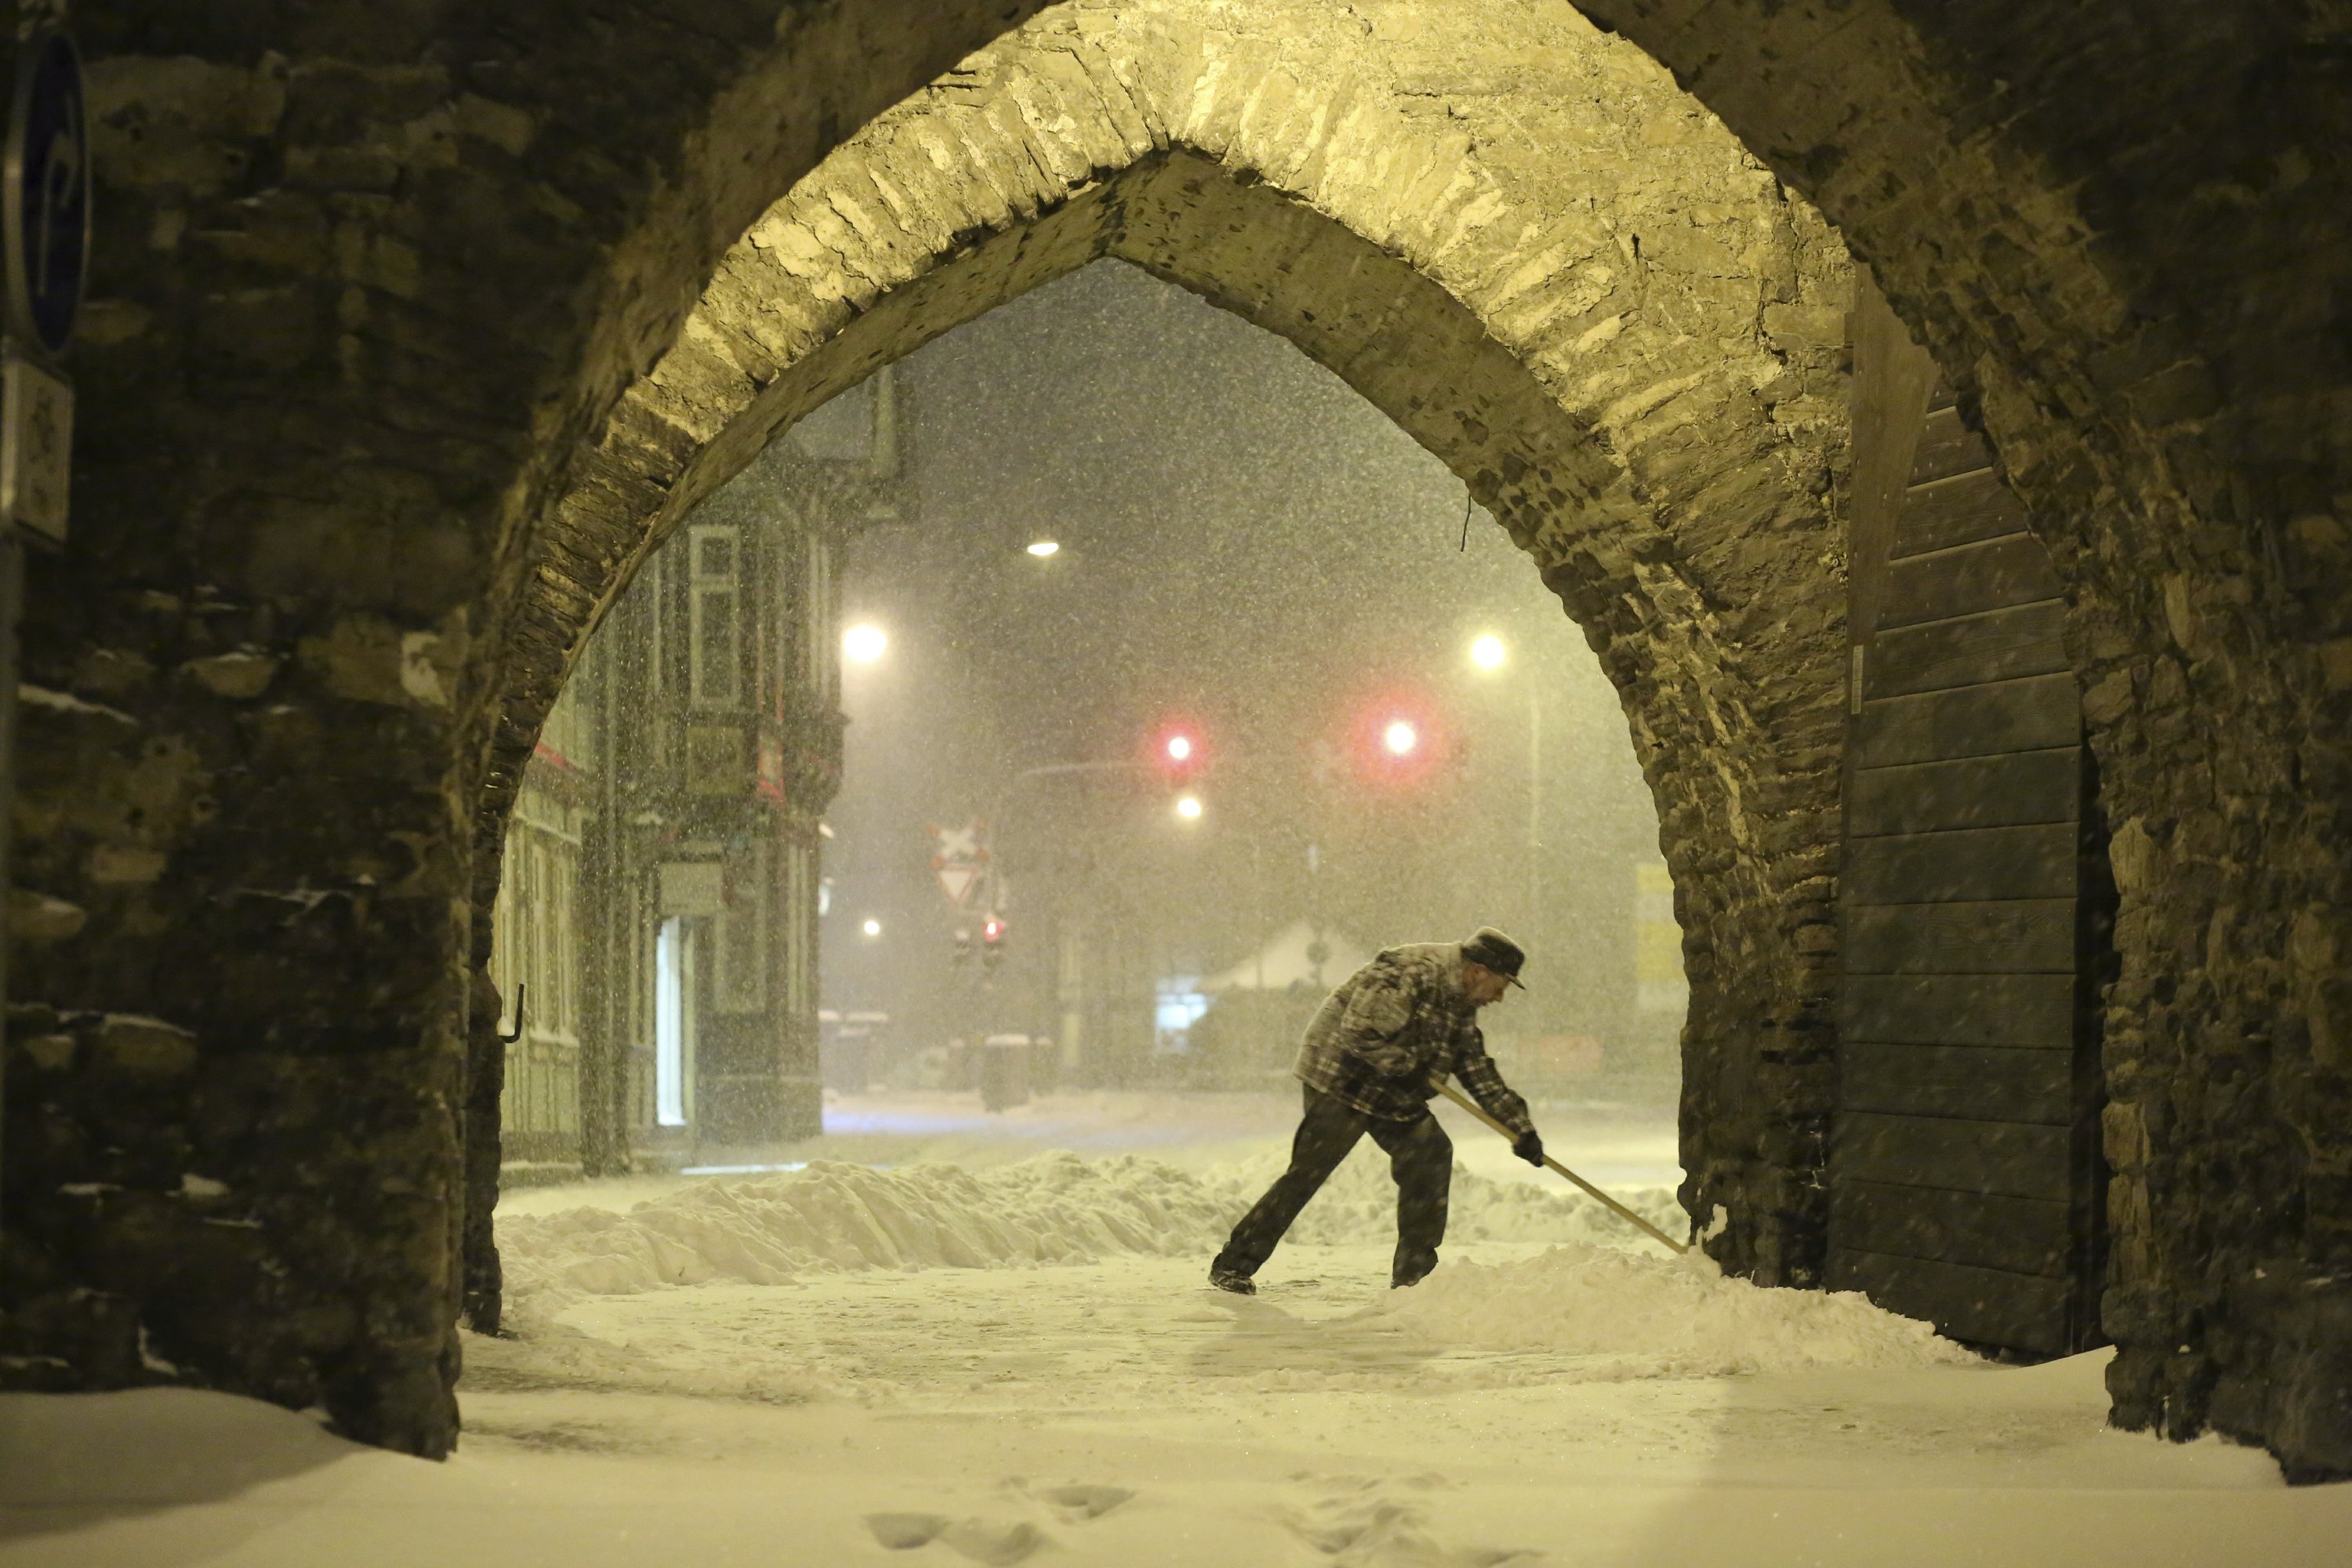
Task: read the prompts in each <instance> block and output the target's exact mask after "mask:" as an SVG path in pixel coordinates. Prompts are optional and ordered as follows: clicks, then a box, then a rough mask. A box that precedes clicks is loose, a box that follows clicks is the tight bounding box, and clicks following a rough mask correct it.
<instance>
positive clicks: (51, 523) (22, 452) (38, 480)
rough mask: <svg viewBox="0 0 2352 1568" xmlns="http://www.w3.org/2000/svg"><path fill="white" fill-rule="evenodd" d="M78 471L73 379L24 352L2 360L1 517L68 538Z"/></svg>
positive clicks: (50, 537)
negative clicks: (73, 482) (75, 468)
mask: <svg viewBox="0 0 2352 1568" xmlns="http://www.w3.org/2000/svg"><path fill="white" fill-rule="evenodd" d="M72 475H73V384H72V383H71V382H69V381H68V380H66V379H65V378H64V377H63V376H60V375H53V374H50V373H49V372H47V371H46V370H43V369H42V368H41V367H40V366H38V365H37V364H35V363H33V362H32V361H30V360H28V359H26V358H25V357H24V356H23V355H21V354H17V353H10V354H9V355H8V356H7V357H6V359H5V362H0V518H5V519H6V520H7V521H10V522H12V523H14V524H16V526H17V527H18V528H21V529H23V530H25V531H26V532H28V533H30V534H32V535H34V536H35V537H36V538H38V539H42V540H45V541H47V542H49V543H51V544H63V543H64V542H66V509H67V503H68V499H69V492H68V484H69V483H70V481H71V479H72Z"/></svg>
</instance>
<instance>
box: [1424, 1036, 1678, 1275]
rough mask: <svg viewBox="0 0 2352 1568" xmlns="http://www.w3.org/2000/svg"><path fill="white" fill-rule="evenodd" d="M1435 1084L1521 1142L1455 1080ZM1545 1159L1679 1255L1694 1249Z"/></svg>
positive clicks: (1615, 1211)
mask: <svg viewBox="0 0 2352 1568" xmlns="http://www.w3.org/2000/svg"><path fill="white" fill-rule="evenodd" d="M1435 1088H1436V1089H1437V1092H1438V1093H1440V1094H1442V1095H1444V1097H1445V1098H1446V1099H1448V1100H1452V1101H1453V1102H1454V1104H1456V1105H1458V1106H1460V1107H1461V1108H1462V1109H1463V1110H1466V1111H1468V1112H1469V1113H1470V1114H1471V1115H1473V1116H1475V1117H1476V1118H1477V1119H1478V1120H1479V1121H1483V1122H1485V1123H1486V1125H1487V1126H1489V1127H1491V1128H1493V1129H1494V1130H1495V1131H1497V1132H1499V1133H1501V1134H1502V1135H1503V1136H1504V1137H1506V1138H1508V1139H1510V1140H1511V1141H1512V1142H1517V1141H1518V1134H1517V1133H1516V1132H1514V1131H1511V1130H1510V1129H1509V1128H1507V1127H1506V1126H1504V1125H1503V1124H1502V1123H1501V1122H1499V1121H1496V1120H1495V1119H1494V1118H1493V1117H1491V1116H1489V1115H1487V1114H1486V1107H1485V1106H1483V1105H1480V1104H1479V1103H1478V1102H1477V1101H1476V1100H1472V1099H1471V1098H1470V1097H1469V1096H1468V1095H1466V1094H1464V1093H1463V1092H1462V1091H1461V1090H1460V1089H1456V1088H1454V1086H1453V1085H1452V1084H1450V1083H1446V1082H1444V1080H1443V1079H1441V1080H1439V1082H1438V1083H1437V1084H1436V1085H1435ZM1544 1163H1545V1164H1547V1165H1549V1166H1550V1167H1551V1168H1552V1169H1553V1170H1555V1171H1558V1172H1559V1173H1560V1174H1561V1175H1563V1176H1566V1177H1567V1178H1568V1179H1569V1180H1570V1181H1571V1182H1574V1183H1575V1184H1577V1185H1578V1186H1579V1187H1581V1188H1582V1189H1583V1190H1584V1192H1585V1194H1587V1195H1588V1196H1591V1197H1594V1198H1598V1199H1599V1200H1600V1201H1601V1203H1602V1204H1603V1205H1606V1206H1607V1207H1608V1209H1609V1211H1610V1212H1611V1213H1612V1214H1614V1215H1617V1216H1618V1217H1619V1218H1621V1219H1625V1220H1630V1221H1632V1222H1633V1224H1635V1225H1638V1226H1641V1227H1642V1228H1643V1230H1646V1231H1648V1232H1649V1233H1650V1234H1651V1235H1652V1236H1654V1237H1657V1238H1658V1239H1659V1240H1660V1241H1663V1242H1664V1243H1665V1244H1666V1246H1667V1247H1668V1248H1669V1249H1670V1250H1671V1251H1673V1252H1674V1253H1675V1254H1676V1255H1677V1256H1679V1255H1681V1254H1683V1253H1685V1252H1688V1251H1689V1250H1690V1248H1689V1247H1686V1246H1685V1245H1684V1244H1683V1243H1681V1242H1679V1241H1676V1240H1675V1238H1674V1237H1671V1236H1668V1235H1667V1234H1666V1233H1665V1232H1664V1231H1663V1230H1660V1229H1659V1228H1658V1227H1657V1226H1654V1225H1652V1224H1651V1223H1650V1222H1649V1221H1648V1220H1645V1219H1643V1217H1642V1216H1641V1215H1637V1214H1635V1213H1634V1212H1633V1210H1632V1209H1629V1208H1627V1207H1626V1206H1625V1205H1623V1204H1621V1203H1619V1202H1618V1201H1617V1200H1616V1199H1615V1198H1612V1197H1611V1196H1610V1195H1609V1194H1607V1193H1604V1192H1602V1191H1601V1189H1600V1188H1599V1187H1596V1186H1594V1185H1593V1184H1591V1182H1588V1181H1586V1180H1585V1179H1584V1178H1583V1177H1582V1176H1580V1175H1578V1174H1577V1173H1575V1172H1574V1171H1571V1170H1570V1169H1569V1168H1568V1167H1567V1166H1566V1165H1563V1164H1561V1163H1559V1161H1557V1160H1555V1159H1553V1158H1552V1157H1551V1156H1550V1155H1549V1154H1546V1155H1545V1156H1544Z"/></svg>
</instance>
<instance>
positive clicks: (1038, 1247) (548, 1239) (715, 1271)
mask: <svg viewBox="0 0 2352 1568" xmlns="http://www.w3.org/2000/svg"><path fill="white" fill-rule="evenodd" d="M1279 1168H1280V1167H1279V1165H1278V1164H1275V1163H1264V1162H1254V1163H1251V1164H1250V1165H1247V1166H1244V1167H1239V1168H1226V1169H1221V1170H1217V1171H1213V1172H1211V1173H1208V1174H1206V1175H1194V1174H1192V1173H1189V1172H1186V1171H1182V1170H1180V1169H1178V1168H1177V1167H1175V1166H1173V1165H1170V1164H1167V1163H1163V1162H1161V1161H1157V1160H1151V1159H1147V1158H1142V1157H1139V1156H1137V1155H1132V1154H1122V1155H1117V1156H1114V1157H1112V1158H1109V1159H1106V1160H1094V1161H1089V1160H1083V1159H1080V1158H1079V1157H1078V1156H1077V1155H1076V1154H1071V1153H1066V1152H1059V1153H1051V1154H1040V1155H1038V1156H1036V1157H1035V1158H1034V1159H1029V1160H1024V1161H1023V1162H1021V1163H1018V1164H1013V1165H1003V1166H999V1167H996V1168H994V1169H992V1170H986V1171H979V1172H971V1171H965V1170H963V1169H961V1168H960V1167H958V1166H955V1165H945V1164H917V1165H906V1166H900V1167H898V1168H897V1169H893V1170H878V1169H876V1168H874V1167H872V1166H867V1165H855V1164H845V1163H836V1162H832V1161H818V1162H815V1163H811V1164H810V1165H808V1166H806V1167H805V1168H804V1169H802V1170H798V1171H793V1172H788V1173H779V1174H774V1175H761V1176H746V1177H734V1178H711V1179H708V1180H703V1181H698V1182H695V1183H693V1184H689V1185H688V1186H685V1187H682V1188H680V1189H679V1190H678V1191H677V1192H675V1193H671V1194H667V1195H665V1196H662V1197H659V1198H656V1199H653V1200H650V1201H648V1202H646V1203H641V1204H638V1205H636V1206H635V1207H634V1208H631V1209H628V1210H626V1211H623V1212H615V1211H614V1210H610V1209H602V1208H587V1207H583V1208H575V1209H565V1210H562V1211H559V1212H557V1213H553V1214H547V1215H511V1216H507V1217H504V1218H501V1219H500V1220H499V1254H500V1257H501V1259H502V1261H503V1262H504V1265H505V1269H506V1279H507V1288H508V1294H509V1300H510V1301H512V1302H513V1304H514V1305H515V1307H516V1308H517V1310H520V1311H521V1312H523V1313H525V1314H528V1315H540V1314H546V1313H551V1312H554V1311H557V1310H561V1309H562V1307H563V1306H564V1305H566V1304H568V1303H569V1302H571V1301H573V1300H579V1299H580V1298H582V1297H583V1296H592V1295H625V1294H630V1293H633V1292H636V1291H640V1290H650V1289H655V1288H656V1287H659V1286H664V1285H698V1284H704V1283H709V1282H712V1281H726V1282H730V1283H740V1284H750V1285H777V1284H782V1283H784V1282H786V1281H788V1280H790V1279H792V1278H793V1276H794V1275H796V1274H800V1273H803V1272H808V1271H812V1270H819V1271H828V1270H835V1269H866V1268H1005V1267H1010V1266H1017V1265H1024V1264H1027V1265H1034V1264H1043V1263H1084V1262H1093V1261H1096V1260H1097V1259H1100V1258H1108V1257H1113V1256H1118V1255H1121V1254H1157V1255H1160V1256H1169V1257H1173V1256H1181V1255H1182V1254H1185V1253H1199V1254H1200V1255H1201V1256H1202V1257H1203V1258H1206V1257H1207V1256H1208V1255H1209V1254H1210V1253H1212V1252H1213V1251H1214V1250H1215V1249H1216V1247H1217V1246H1218V1245H1219V1244H1220V1243H1221V1242H1222V1241H1223V1239H1224V1236H1225V1233H1226V1232H1227V1231H1228V1230H1229V1229H1230V1228H1231V1227H1232V1226H1233V1224H1234V1221H1235V1220H1237V1219H1239V1218H1240V1217H1241V1215H1243V1213H1244V1212H1245V1211H1246V1210H1247V1209H1248V1207H1249V1205H1251V1204H1252V1203H1254V1202H1255V1201H1256V1199H1257V1197H1258V1194H1260V1193H1262V1192H1263V1191H1265V1185H1266V1184H1267V1183H1268V1182H1269V1181H1271V1180H1272V1179H1273V1177H1274V1175H1275V1173H1276V1172H1277V1171H1278V1170H1279ZM1627 1197H1628V1199H1629V1201H1631V1202H1633V1205H1634V1206H1636V1207H1637V1208H1640V1209H1641V1210H1642V1211H1643V1212H1644V1213H1645V1214H1647V1215H1652V1216H1653V1217H1654V1220H1655V1221H1656V1222H1657V1223H1659V1224H1660V1225H1662V1226H1665V1227H1667V1229H1668V1231H1669V1234H1673V1233H1674V1232H1675V1231H1676V1230H1678V1229H1679V1228H1680V1226H1682V1224H1683V1219H1682V1215H1681V1211H1680V1210H1679V1209H1678V1208H1676V1207H1675V1204H1674V1199H1673V1195H1672V1194H1670V1193H1668V1192H1666V1191H1665V1190H1664V1189H1663V1188H1658V1189H1653V1190H1647V1191H1643V1192H1641V1193H1636V1194H1627ZM1452 1209H1453V1212H1452V1223H1451V1224H1450V1226H1449V1227H1448V1233H1449V1235H1450V1236H1452V1237H1454V1238H1455V1239H1457V1240H1470V1241H1476V1240H1487V1241H1594V1240H1610V1241H1630V1242H1638V1241H1639V1240H1640V1237H1639V1236H1638V1233H1636V1232H1634V1231H1633V1230H1632V1229H1631V1227H1629V1226H1626V1225H1625V1224H1624V1222H1623V1221H1622V1220H1619V1219H1617V1218H1615V1217H1613V1216H1612V1215H1609V1214H1608V1212H1607V1211H1606V1210H1604V1209H1602V1208H1601V1205H1598V1204H1595V1203H1592V1202H1591V1201H1590V1200H1589V1199H1586V1198H1584V1197H1583V1196H1581V1195H1580V1194H1576V1193H1574V1192H1571V1191H1565V1190H1559V1191H1548V1190H1546V1189H1543V1188H1540V1187H1536V1186H1532V1185H1528V1184H1514V1183H1503V1182H1495V1181H1490V1180H1487V1179H1486V1178H1483V1177H1479V1176H1475V1175H1472V1174H1470V1173H1468V1172H1466V1171H1463V1170H1460V1169H1458V1168H1457V1169H1456V1170H1455V1172H1454V1189H1453V1205H1452ZM1395 1234H1396V1186H1395V1184H1394V1182H1392V1181H1391V1179H1390V1176H1389V1173H1388V1169H1387V1163H1386V1162H1385V1161H1383V1160H1381V1159H1379V1158H1378V1157H1377V1156H1376V1155H1375V1156H1373V1157H1370V1158H1366V1157H1363V1156H1359V1157H1357V1158H1355V1159H1352V1160H1350V1161H1349V1163H1347V1164H1346V1165H1344V1166H1342V1167H1341V1168H1340V1170H1339V1172H1338V1173H1336V1174H1335V1175H1334V1176H1333V1177H1332V1179H1331V1181H1330V1182H1329V1183H1328V1184H1327V1185H1326V1186H1325V1188H1324V1190H1323V1191H1322V1192H1321V1193H1320V1194H1317V1196H1316V1199H1315V1201H1314V1202H1313V1203H1312V1204H1310V1205H1307V1212H1306V1213H1305V1214H1304V1215H1301V1216H1300V1218H1299V1222H1298V1224H1297V1226H1296V1227H1294V1228H1293V1230H1292V1232H1291V1237H1292V1239H1294V1240H1296V1241H1299V1242H1307V1243H1318V1242H1321V1243H1349V1242H1386V1241H1389V1240H1391V1239H1392V1238H1393V1237H1394V1236H1395ZM1651 1245H1654V1244H1651Z"/></svg>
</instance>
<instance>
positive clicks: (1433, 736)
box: [1349, 686, 1461, 789]
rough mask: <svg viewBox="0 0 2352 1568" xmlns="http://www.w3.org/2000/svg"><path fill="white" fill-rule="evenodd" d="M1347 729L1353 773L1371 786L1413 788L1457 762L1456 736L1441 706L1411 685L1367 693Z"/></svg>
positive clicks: (1457, 746) (1459, 748)
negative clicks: (1354, 766)
mask: <svg viewBox="0 0 2352 1568" xmlns="http://www.w3.org/2000/svg"><path fill="white" fill-rule="evenodd" d="M1349 730H1350V737H1349V739H1350V742H1351V744H1350V745H1349V750H1350V751H1351V752H1353V753H1354V754H1355V759H1356V771H1357V773H1358V774H1359V776H1360V777H1361V778H1363V779H1364V780H1365V782H1367V783H1369V784H1380V785H1385V786H1388V787H1391V788H1406V789H1411V788H1417V787H1419V786H1422V785H1424V784H1429V783H1431V782H1433V780H1434V778H1435V777H1436V775H1437V774H1438V773H1442V772H1443V771H1444V769H1445V768H1446V766H1447V764H1448V763H1452V762H1455V761H1458V760H1459V753H1460V751H1461V745H1460V740H1459V737H1457V736H1456V735H1455V734H1454V728H1453V726H1452V725H1451V724H1449V723H1447V722H1446V716H1445V710H1444V708H1443V707H1442V706H1441V705H1440V704H1438V703H1436V702H1434V701H1433V700H1431V699H1430V697H1429V696H1428V694H1427V693H1425V692H1423V691H1420V690H1416V689H1412V688H1411V687H1406V686H1395V687H1391V688H1389V689H1386V690H1382V691H1376V692H1372V693H1370V695H1369V696H1367V697H1366V698H1365V699H1363V700H1362V701H1361V703H1360V706H1359V707H1358V708H1357V710H1356V713H1355V717H1354V719H1353V721H1351V723H1350V724H1349Z"/></svg>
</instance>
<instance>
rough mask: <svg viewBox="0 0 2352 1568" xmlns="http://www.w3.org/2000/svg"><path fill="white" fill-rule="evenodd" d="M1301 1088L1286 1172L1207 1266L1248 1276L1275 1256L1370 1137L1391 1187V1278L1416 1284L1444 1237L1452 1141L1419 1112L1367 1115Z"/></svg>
mask: <svg viewBox="0 0 2352 1568" xmlns="http://www.w3.org/2000/svg"><path fill="white" fill-rule="evenodd" d="M1300 1087H1301V1088H1304V1089H1306V1090H1307V1096H1306V1098H1307V1114H1306V1115H1305V1116H1303V1117H1301V1118H1300V1119H1299V1122H1298V1131H1297V1135H1296V1136H1295V1137H1293V1138H1292V1139H1291V1141H1290V1169H1288V1170H1286V1171H1285V1172H1283V1173H1282V1174H1281V1175H1280V1176H1278V1177H1276V1179H1275V1184H1274V1185H1272V1186H1270V1187H1268V1188H1267V1189H1266V1190H1265V1196H1264V1197H1262V1198H1260V1199H1258V1201H1257V1206H1256V1207H1255V1208H1253V1209H1251V1210H1250V1212H1249V1213H1247V1214H1245V1215H1243V1216H1242V1222H1241V1224H1239V1225H1237V1226H1234V1234H1233V1237H1232V1239H1230V1240H1228V1241H1227V1242H1226V1243H1225V1249H1224V1250H1223V1252H1220V1253H1219V1254H1217V1260H1216V1262H1215V1264H1214V1265H1213V1267H1214V1268H1220V1269H1228V1268H1229V1269H1231V1270H1233V1271H1234V1273H1236V1274H1242V1275H1250V1274H1255V1273H1256V1272H1257V1270H1258V1266H1259V1265H1261V1264H1263V1263H1264V1262H1265V1260H1266V1258H1268V1257H1269V1256H1271V1255H1272V1253H1273V1252H1274V1246H1275V1243H1276V1242H1278V1241H1280V1240H1281V1239H1282V1237H1283V1233H1284V1232H1286V1231H1287V1230H1288V1229H1289V1228H1290V1225H1291V1222H1292V1221H1293V1220H1295V1219H1297V1217H1298V1211H1299V1210H1301V1209H1303V1208H1305V1207H1306V1206H1307V1199H1309V1198H1311V1197H1313V1196H1314V1195H1315V1194H1317V1193H1318V1192H1319V1191H1321V1190H1322V1186H1323V1184H1324V1183H1325V1182H1327V1181H1328V1180H1329V1179H1330V1176H1331V1173H1332V1172H1334V1171H1336V1170H1338V1169H1339V1162H1340V1161H1342V1160H1344V1159H1346V1158H1347V1157H1348V1151H1349V1150H1350V1149H1353V1148H1354V1147H1355V1146H1356V1140H1357V1139H1359V1138H1361V1137H1362V1136H1363V1135H1364V1134H1365V1133H1367V1132H1369V1133H1370V1134H1371V1135H1372V1142H1375V1143H1378V1144H1379V1145H1380V1146H1381V1151H1382V1152H1385V1153H1386V1154H1387V1155H1388V1157H1389V1171H1390V1173H1391V1174H1392V1175H1394V1176H1395V1177H1396V1184H1397V1248H1396V1262H1395V1265H1394V1267H1393V1268H1392V1270H1391V1275H1390V1278H1391V1279H1394V1280H1399V1281H1409V1280H1413V1279H1420V1278H1421V1277H1422V1276H1423V1275H1424V1274H1426V1273H1428V1272H1429V1271H1430V1270H1431V1269H1433V1268H1436V1267H1437V1244H1438V1243H1439V1242H1441V1241H1444V1239H1445V1194H1446V1189H1447V1187H1449V1186H1450V1185H1451V1184H1452V1183H1453V1180H1454V1141H1453V1140H1452V1139H1450V1138H1448V1137H1447V1136H1446V1135H1445V1129H1444V1128H1443V1127H1440V1126H1439V1125H1438V1124H1437V1118H1435V1117H1433V1116H1432V1115H1430V1114H1429V1113H1428V1112H1427V1111H1423V1113H1422V1114H1421V1116H1420V1118H1419V1119H1418V1120H1416V1121H1387V1120H1386V1119H1384V1118H1381V1117H1377V1116H1367V1115H1365V1114H1364V1113H1363V1112H1362V1111H1360V1110H1356V1109H1355V1108H1354V1107H1352V1106H1349V1105H1347V1104H1345V1103H1343V1102H1341V1101H1339V1100H1334V1099H1332V1098H1331V1097H1330V1096H1329V1095H1328V1094H1322V1093H1319V1092H1318V1091H1317V1090H1316V1089H1313V1088H1311V1087H1309V1086H1307V1085H1301V1086H1300Z"/></svg>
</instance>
